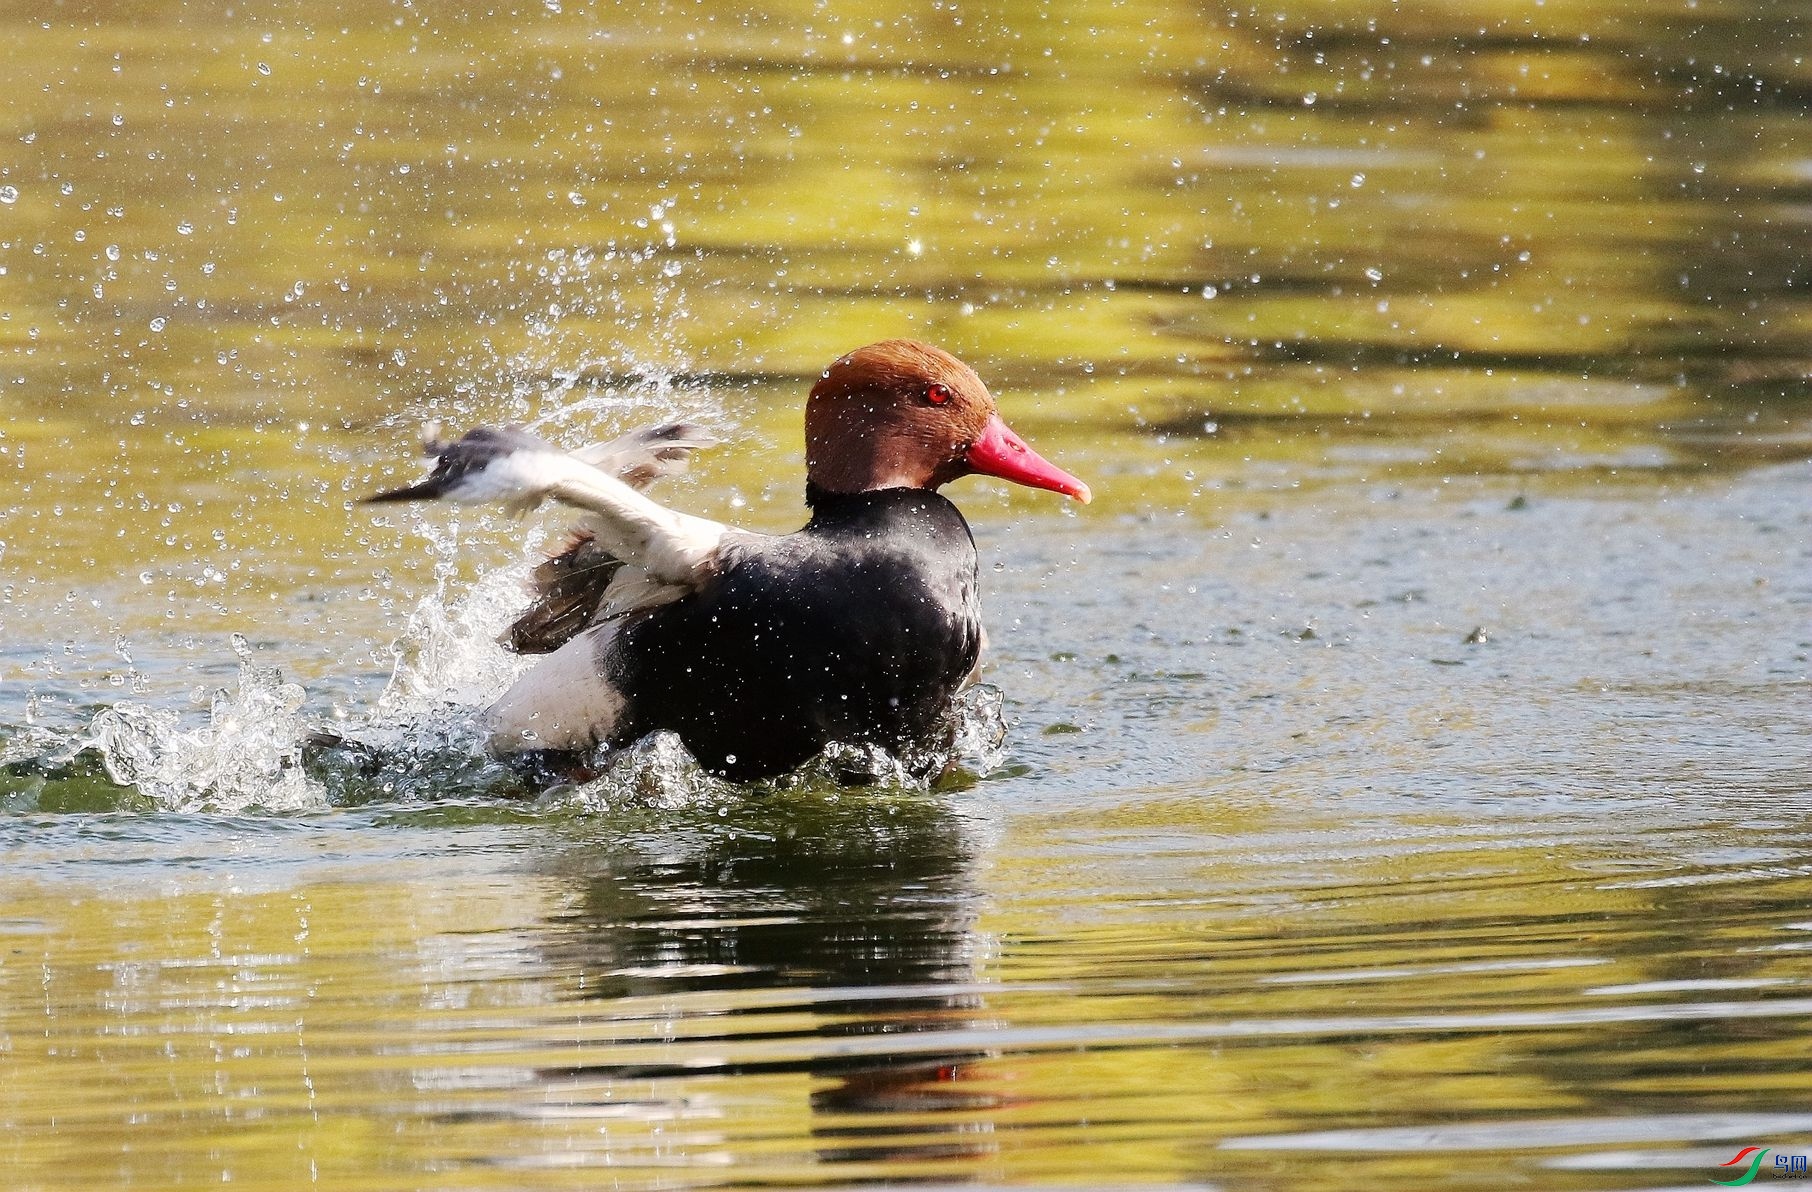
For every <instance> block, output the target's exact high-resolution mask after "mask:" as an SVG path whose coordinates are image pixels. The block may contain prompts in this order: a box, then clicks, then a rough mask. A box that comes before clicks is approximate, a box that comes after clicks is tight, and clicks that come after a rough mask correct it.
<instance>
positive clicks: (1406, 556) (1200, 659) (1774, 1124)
mask: <svg viewBox="0 0 1812 1192" xmlns="http://www.w3.org/2000/svg"><path fill="white" fill-rule="evenodd" d="M1808 15H1809V14H1808V11H1807V10H1806V9H1805V8H1804V6H1801V5H1796V4H1780V3H1766V2H1762V0H1755V2H1749V3H1737V2H1731V3H1706V2H1705V0H1700V2H1698V3H1696V4H1679V5H1673V4H1666V5H1654V4H1627V3H1617V2H1615V0H1581V2H1579V3H1574V4H1566V5H1561V4H1549V5H1546V6H1540V5H1537V6H1533V7H1531V6H1525V5H1510V4H1504V3H1486V2H1474V3H1463V4H1447V5H1440V6H1420V5H1396V6H1385V7H1384V8H1380V6H1377V5H1361V4H1356V3H1347V2H1346V0H1319V2H1315V3H1308V2H1302V3H1290V4H1283V5H1275V6H1272V7H1270V8H1262V9H1242V10H1239V11H1234V12H1226V13H1223V12H1221V11H1219V10H1216V9H1210V8H1198V7H1190V6H1185V5H1165V4H1142V3H1124V4H1115V5H1079V6H1068V7H1061V8H1054V7H1047V6H1041V5H1036V4H1012V3H1003V4H998V5H989V6H984V7H973V8H972V7H969V6H953V5H943V6H937V7H928V8H926V9H923V10H911V11H900V10H897V9H883V8H878V7H875V6H868V5H846V6H832V7H825V6H821V5H807V4H798V5H791V4H783V5H778V6H770V7H768V8H767V9H764V10H762V11H760V12H755V11H753V10H749V11H738V10H731V9H716V10H709V11H707V10H704V9H698V8H694V7H692V6H680V5H672V6H662V5H650V6H641V7H638V8H636V9H634V10H622V11H619V10H604V9H597V8H593V7H591V6H587V5H580V4H572V3H559V4H556V3H547V4H542V5H534V6H522V7H518V8H513V9H483V8H467V7H461V6H439V7H433V8H423V7H420V6H411V5H406V4H399V5H393V6H383V7H373V6H368V5H365V6H355V5H347V6H342V7H338V8H336V7H334V6H331V5H329V6H321V5H306V6H304V5H279V4H272V5H257V6H253V7H250V8H246V7H243V6H234V7H233V8H232V9H230V10H229V9H228V8H227V7H224V6H219V5H211V4H189V5H160V4H142V5H114V4H90V5H68V6H60V7H55V8H51V9H48V10H38V9H32V10H29V11H28V10H25V9H18V10H14V11H8V12H5V13H4V14H0V22H3V23H4V26H5V33H6V35H5V37H3V38H0V69H3V70H4V75H5V77H6V78H7V79H8V80H9V85H8V88H7V91H6V96H5V99H4V101H0V144H3V145H4V146H5V148H4V150H0V366H3V367H0V395H3V396H0V403H3V404H0V476H3V477H4V479H0V807H3V808H4V814H3V815H0V857H3V860H0V1163H3V1164H4V1166H5V1169H6V1170H7V1171H8V1172H9V1174H10V1176H11V1183H12V1184H14V1185H16V1186H19V1187H31V1188H56V1187H71V1188H75V1187H82V1188H88V1187H97V1186H103V1187H105V1186H120V1187H153V1188H154V1187H179V1186H185V1187H186V1186H198V1185H202V1184H208V1185H218V1184H221V1183H223V1182H230V1183H232V1184H233V1185H235V1186H240V1187H247V1186H249V1187H258V1188H272V1189H278V1188H281V1189H289V1188H294V1187H298V1186H302V1185H304V1184H309V1185H321V1186H331V1187H339V1188H430V1187H431V1188H519V1187H568V1186H570V1187H587V1188H591V1187H598V1186H602V1185H608V1186H621V1187H649V1188H655V1187H683V1186H714V1185H726V1184H738V1185H750V1184H759V1185H775V1186H780V1185H801V1184H810V1185H839V1184H852V1183H864V1182H872V1181H882V1180H885V1181H890V1182H905V1181H911V1182H921V1183H929V1184H979V1185H997V1184H1021V1183H1035V1182H1036V1183H1069V1184H1088V1183H1099V1182H1101V1181H1103V1180H1106V1179H1111V1180H1114V1181H1119V1182H1125V1183H1133V1184H1154V1185H1173V1186H1174V1185H1187V1186H1223V1187H1229V1188H1231V1187H1261V1188H1278V1189H1286V1188H1308V1187H1325V1186H1330V1185H1331V1186H1344V1187H1390V1188H1453V1187H1462V1186H1472V1187H1476V1186H1481V1185H1482V1186H1503V1185H1506V1184H1509V1183H1512V1182H1515V1183H1521V1184H1524V1185H1527V1186H1534V1187H1544V1188H1580V1189H1638V1188H1641V1189H1653V1188H1665V1187H1700V1186H1704V1182H1705V1181H1706V1180H1707V1179H1708V1178H1710V1177H1711V1176H1713V1175H1717V1176H1720V1177H1725V1176H1727V1175H1728V1171H1727V1170H1726V1171H1719V1170H1718V1169H1717V1166H1716V1165H1717V1164H1720V1163H1722V1162H1724V1161H1725V1160H1727V1159H1729V1158H1730V1157H1732V1156H1733V1155H1734V1154H1736V1153H1737V1152H1738V1151H1739V1150H1740V1149H1741V1148H1743V1147H1745V1146H1766V1147H1769V1148H1770V1149H1771V1156H1770V1162H1772V1155H1773V1153H1775V1152H1778V1153H1784V1154H1796V1153H1805V1152H1806V1151H1807V1150H1808V1149H1812V1111H1808V1110H1807V1108H1806V1105H1807V1093H1808V1091H1809V1089H1812V1080H1809V1079H1808V1077H1807V1075H1806V1063H1805V1057H1806V1055H1807V1048H1808V1042H1809V1041H1812V1040H1809V1038H1808V1032H1807V1028H1806V1023H1807V1021H1808V1018H1809V1016H1812V988H1809V986H1808V968H1807V960H1806V955H1807V952H1808V949H1809V948H1812V935H1808V933H1809V932H1812V912H1809V911H1808V910H1807V906H1808V899H1809V896H1812V839H1809V829H1808V820H1807V814H1806V813H1807V808H1808V801H1809V797H1812V788H1809V787H1808V782H1807V778H1806V775H1807V774H1808V773H1809V772H1812V731H1809V729H1808V723H1809V722H1808V718H1807V715H1806V710H1807V707H1808V703H1807V695H1808V672H1809V670H1812V665H1809V663H1808V659H1809V658H1812V467H1809V465H1808V463H1807V460H1808V458H1812V412H1809V411H1808V406H1807V402H1806V397H1807V377H1808V376H1809V375H1812V353H1809V352H1808V351H1807V348H1806V344H1807V342H1808V341H1807V331H1808V329H1809V325H1812V309H1809V308H1808V305H1807V300H1806V297H1805V295H1806V293H1807V292H1808V291H1807V287H1808V285H1809V284H1812V277H1809V276H1808V274H1807V272H1806V267H1805V263H1804V252H1803V248H1804V245H1805V244H1806V243H1807V233H1808V223H1809V222H1812V205H1809V202H1808V200H1809V198H1812V181H1809V180H1812V157H1809V156H1808V153H1807V150H1806V141H1805V137H1804V125H1805V117H1804V110H1805V105H1806V102H1807V100H1808V98H1809V97H1812V67H1808V66H1807V65H1806V63H1805V57H1804V54H1803V53H1802V52H1801V50H1802V48H1803V44H1804V38H1805V33H1806V26H1807V18H1808ZM895 334H910V335H915V336H918V337H921V338H927V339H931V340H934V341H936V342H939V343H941V344H943V345H944V346H946V347H949V348H950V349H952V350H954V351H956V352H958V353H959V354H960V355H962V356H964V357H965V358H966V359H969V360H970V361H971V362H973V363H974V364H976V365H977V367H978V368H979V369H980V370H981V371H982V373H983V375H984V376H985V377H986V378H987V379H988V381H989V382H990V384H991V386H992V387H993V388H994V390H995V392H996V393H997V395H998V396H999V397H1000V399H1001V402H1002V405H1003V408H1004V409H1005V411H1006V412H1007V414H1008V416H1009V418H1010V419H1011V421H1012V422H1013V423H1014V425H1015V426H1016V427H1018V429H1020V430H1021V431H1022V432H1023V433H1024V434H1025V435H1026V437H1027V438H1028V439H1030V440H1031V441H1032V442H1034V443H1035V444H1036V445H1037V446H1038V447H1039V448H1040V449H1041V450H1042V451H1044V452H1045V453H1046V454H1047V455H1049V456H1050V457H1051V458H1053V459H1054V460H1057V461H1060V462H1061V463H1062V464H1063V465H1064V466H1066V467H1068V468H1069V469H1070V470H1072V471H1074V472H1076V473H1077V474H1078V475H1081V476H1083V477H1084V478H1086V479H1087V480H1088V481H1089V482H1090V484H1091V485H1092V486H1093V487H1094V489H1095V491H1096V493H1097V500H1096V503H1095V504H1094V505H1092V506H1090V507H1089V508H1087V509H1077V508H1075V507H1072V506H1063V505H1061V504H1060V503H1059V502H1057V501H1056V500H1054V499H1047V497H1046V496H1044V495H1041V494H1032V493H1026V492H1017V491H1016V492H1011V493H1009V492H1006V491H1003V489H1002V487H1001V486H998V485H995V484H992V483H991V482H986V481H980V480H968V481H963V482H960V483H959V484H957V485H954V486H952V487H951V489H950V490H949V491H950V493H951V495H952V496H953V497H955V498H956V499H957V500H958V501H959V502H960V503H961V505H962V506H963V508H964V510H965V511H966V512H967V513H968V514H969V516H970V518H971V520H972V522H973V523H974V525H975V529H976V534H977V538H978V540H979V542H980V544H981V548H982V554H983V564H982V565H983V569H984V575H983V578H984V588H985V592H984V597H985V601H986V607H987V613H988V620H989V630H990V635H991V639H992V650H993V654H992V662H991V666H990V671H989V674H988V681H989V683H990V684H992V685H993V686H995V687H997V688H998V689H999V690H1000V691H1001V693H1002V695H1003V698H1004V711H1005V715H1006V718H1007V720H1008V722H1009V724H1010V731H1009V735H1008V737H1007V739H1006V742H1005V745H1004V747H1003V748H1002V749H1001V750H1000V751H999V752H991V751H989V750H987V749H979V750H977V751H975V752H973V754H972V756H971V758H970V761H969V764H968V767H967V769H966V771H965V772H964V774H963V775H962V776H960V777H959V778H958V779H957V780H955V781H953V782H951V783H948V784H945V785H944V786H941V787H939V788H937V789H932V790H923V789H917V788H913V787H910V786H904V785H900V784H897V783H882V784H879V785H877V786H871V787H867V788H845V787H840V786H838V785H837V784H836V783H834V782H831V781H828V780H826V779H825V778H823V777H822V776H819V777H817V778H812V779H809V780H802V781H800V782H797V783H794V784H791V785H789V786H786V787H784V788H781V789H765V790H761V791H750V790H738V789H735V788H726V787H724V786H722V785H720V784H715V783H712V782H709V781H706V780H704V779H703V778H702V777H701V776H699V775H697V774H695V773H691V772H689V771H687V770H686V769H685V768H684V767H683V766H677V765H675V764H673V762H672V759H669V758H665V757H663V756H662V755H660V754H659V753H658V751H656V752H651V753H649V754H648V755H647V756H645V757H641V758H638V759H632V764H630V765H627V766H626V767H625V768H624V769H623V770H622V771H620V772H619V773H617V774H616V775H615V776H614V777H613V778H612V779H610V780H608V781H606V782H603V783H599V784H596V785H594V786H591V787H586V788H583V789H577V790H575V789H571V788H567V789H559V790H554V791H550V792H536V791H532V790H528V789H525V788H523V787H522V786H521V784H519V783H514V782H512V781H511V780H510V779H509V778H508V777H507V776H505V775H502V774H500V773H499V772H497V771H496V770H495V768H493V767H490V766H488V765H486V764H485V763H484V762H483V761H482V759H481V758H480V757H478V755H477V754H476V752H475V750H474V748H473V740H472V736H471V732H470V720H471V716H472V714H473V713H474V712H475V711H476V710H477V709H479V708H481V707H482V706H483V705H484V703H485V701H486V700H487V699H489V698H490V697H492V696H493V695H494V694H495V693H496V692H497V691H498V690H499V689H500V687H501V685H502V684H503V683H504V682H505V681H507V677H508V675H509V673H510V669H511V665H512V664H511V662H510V660H509V659H508V658H507V657H506V656H504V655H503V654H501V652H499V651H498V650H496V649H495V648H494V646H492V645H491V644H490V638H491V635H492V633H494V631H495V629H496V628H497V627H498V625H499V624H500V623H501V622H502V621H503V620H504V619H505V618H507V616H508V614H509V611H510V608H511V607H512V602H513V601H515V600H516V599H517V596H516V587H515V585H516V581H517V577H518V576H519V575H520V574H521V572H522V570H523V569H524V568H525V567H526V566H527V565H528V564H529V562H531V561H532V559H533V558H534V557H535V550H536V548H537V546H538V544H539V543H541V542H542V541H544V540H545V538H546V536H547V535H548V533H550V532H551V531H552V530H554V529H557V526H558V523H557V521H536V522H532V523H531V524H529V525H528V526H526V527H517V526H514V525H512V524H511V523H508V522H507V521H505V520H503V519H501V518H495V517H490V516H486V515H482V514H480V513H476V512H474V511H471V510H463V511H454V510H447V509H430V510H421V511H414V510H412V511H407V512H403V513H395V512H382V511H378V512H374V511H372V510H369V509H365V508H363V507H360V506H357V505H356V504H354V503H353V502H354V500H355V498H356V497H357V496H359V495H361V494H363V493H366V492H369V491H372V490H375V489H377V488H380V487H384V486H387V485H390V484H393V483H397V482H399V479H398V478H400V477H404V476H408V475H413V474H414V469H415V468H416V467H417V464H416V462H415V461H414V460H413V459H411V458H410V456H411V452H412V450H413V447H412V444H413V440H414V439H415V437H416V435H417V434H418V432H419V430H420V427H421V426H422V424H423V423H424V422H427V421H430V420H434V419H439V420H441V421H443V422H445V423H446V424H447V425H448V426H449V427H450V428H460V427H464V426H467V425H471V424H474V423H476V422H480V421H487V420H491V421H495V420H500V419H512V420H518V421H527V422H530V423H532V424H533V425H535V426H536V427H537V428H538V429H540V430H541V431H542V432H543V433H546V434H549V435H551V436H553V437H555V438H557V439H560V440H561V441H564V442H568V443H571V444H575V445H576V444H578V443H581V442H585V441H588V440H590V439H593V438H596V437H602V436H605V435H608V434H611V433H614V432H615V431H617V430H619V429H621V428H624V427H627V426H630V425H634V424H637V423H640V422H645V421H651V420H655V419H660V418H665V417H668V416H671V415H673V414H676V413H687V414H693V415H697V416H700V417H703V418H705V419H707V420H708V421H710V422H711V423H712V425H714V426H715V427H717V428H719V429H720V430H721V431H723V432H724V433H725V434H726V437H728V438H730V439H731V440H732V443H731V445H730V447H729V449H726V450H722V451H718V452H715V453H713V456H712V457H711V458H710V459H708V460H706V461H704V462H703V464H702V466H701V467H700V468H699V469H698V473H697V476H696V478H695V479H688V480H686V481H684V482H681V483H678V484H675V485H673V486H671V487H670V488H669V489H667V490H666V491H667V493H668V495H669V496H670V497H671V498H672V499H673V500H674V501H675V502H676V503H679V504H682V505H684V506H685V507H686V508H688V509H691V510H695V511H698V512H701V513H706V514H709V515H712V516H717V517H722V518H728V519H732V520H735V521H738V522H740V523H742V524H747V525H750V526H754V527H756V528H762V529H774V530H778V529H786V528H790V527H791V526H794V525H797V524H798V523H799V521H800V520H802V511H801V505H800V499H799V498H800V495H801V494H800V482H799V474H800V455H801V449H800V440H799V430H798V403H799V401H800V399H801V396H802V394H803V391H804V389H805V388H806V386H807V385H808V384H809V381H810V379H811V378H812V377H813V376H815V375H816V372H817V370H818V369H819V368H821V367H822V365H823V364H824V363H825V362H826V361H828V360H829V359H831V358H832V357H833V356H835V355H836V354H837V353H839V352H841V351H844V350H846V349H848V348H850V347H852V346H855V345H857V344H859V343H862V342H866V341H869V340H872V339H877V338H881V337H883V336H887V335H895ZM322 725H328V726H332V727H334V728H335V729H336V730H337V731H341V732H345V733H348V734H350V735H352V736H353V737H355V738H356V739H359V740H362V741H366V742H368V743H370V744H371V745H372V752H371V753H370V754H369V755H368V756H369V757H370V758H373V759H375V760H372V761H369V762H366V761H360V760H357V759H355V760H346V759H337V760H336V759H334V758H331V757H330V758H326V759H323V758H322V757H319V756H316V755H314V754H313V753H312V752H310V751H308V750H306V749H305V748H304V741H305V737H306V734H307V732H308V731H309V730H310V729H311V728H314V727H318V726H322ZM362 756H363V755H362ZM1771 1178H1773V1177H1772V1168H1771V1167H1769V1168H1768V1170H1765V1171H1764V1172H1763V1174H1762V1175H1761V1177H1760V1179H1759V1180H1758V1182H1765V1181H1768V1180H1769V1179H1771Z"/></svg>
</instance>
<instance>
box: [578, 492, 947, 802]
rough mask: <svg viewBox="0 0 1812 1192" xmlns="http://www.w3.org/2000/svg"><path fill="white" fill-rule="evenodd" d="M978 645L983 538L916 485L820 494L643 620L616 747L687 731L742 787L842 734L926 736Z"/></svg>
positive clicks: (684, 735)
mask: <svg viewBox="0 0 1812 1192" xmlns="http://www.w3.org/2000/svg"><path fill="white" fill-rule="evenodd" d="M980 652H981V610H980V607H979V604H978V602H977V599H976V561H975V541H974V539H973V538H971V537H970V534H969V526H968V523H966V522H965V521H964V520H963V516H962V514H961V513H959V512H958V511H957V509H956V506H954V505H952V504H951V503H950V502H949V501H947V500H945V499H944V498H943V497H941V496H939V495H938V494H936V493H934V492H928V491H925V490H921V489H885V490H882V491H880V492H872V493H861V494H854V495H843V494H827V493H822V492H817V493H814V494H813V516H812V520H811V522H810V523H809V524H808V525H807V526H806V527H805V528H804V529H802V530H800V531H799V532H797V533H795V534H790V535H787V536H785V537H780V538H771V539H758V540H751V541H750V542H749V543H747V544H744V545H741V546H738V547H736V548H735V549H734V550H732V551H731V553H730V554H729V555H728V557H727V558H726V561H725V566H724V569H723V571H722V572H721V573H720V575H719V576H718V578H717V579H716V580H715V581H713V582H712V583H711V584H710V585H708V586H707V587H706V588H704V589H703V590H701V591H699V592H696V593H694V594H692V595H690V596H687V597H685V598H683V599H681V600H678V601H676V602H674V603H672V604H668V605H663V606H661V607H659V608H656V609H652V610H650V611H648V612H646V613H643V614H639V615H636V616H634V617H633V618H632V619H630V620H629V621H627V622H626V623H625V624H624V625H623V627H622V628H621V629H620V630H619V631H618V633H617V634H616V635H615V637H614V639H613V640H612V642H611V645H610V647H609V649H608V652H607V654H606V657H605V659H604V668H605V674H606V677H607V678H608V679H609V680H610V682H611V685H612V686H614V687H615V688H616V689H617V690H618V691H620V692H622V693H623V695H624V697H625V699H626V700H627V707H626V708H625V710H624V716H623V717H622V718H621V720H619V722H618V724H617V726H616V729H615V731H614V732H613V733H612V736H611V741H610V744H612V745H624V744H628V743H629V742H631V741H633V740H635V739H636V738H638V737H641V736H642V735H644V734H646V733H649V732H652V731H655V730H657V729H668V730H671V731H673V732H676V733H678V734H679V736H680V738H681V739H682V740H683V741H685V743H686V746H687V747H688V748H689V749H690V750H691V751H692V753H693V756H695V757H697V758H698V759H699V761H700V762H702V763H703V764H704V765H705V766H706V767H708V768H710V769H713V770H717V771H721V772H723V773H725V774H728V775H729V776H731V777H733V778H738V779H745V778H754V777H762V776H765V775H770V774H776V773H780V772H783V771H785V770H788V769H791V768H792V767H794V766H796V765H798V764H799V763H801V762H803V761H805V760H807V759H808V758H810V757H812V756H814V755H815V754H817V753H818V752H819V751H820V750H821V749H823V748H824V746H825V745H827V744H829V743H831V742H834V741H848V742H859V743H867V744H876V745H880V746H883V747H885V748H888V749H891V750H896V751H897V750H899V749H901V748H903V747H905V746H907V745H910V744H912V743H914V742H917V741H922V740H924V739H926V738H927V737H928V736H929V735H930V734H931V733H932V732H934V731H936V729H937V726H938V724H939V721H940V719H941V718H942V716H943V714H944V713H945V711H946V710H947V709H948V707H949V705H950V702H951V700H952V698H953V697H954V696H955V694H956V692H957V690H958V688H959V687H960V686H961V685H962V682H963V680H964V678H966V677H967V676H968V674H969V672H970V671H971V670H972V669H973V668H974V666H975V662H976V659H977V657H978V656H979V655H980Z"/></svg>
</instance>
